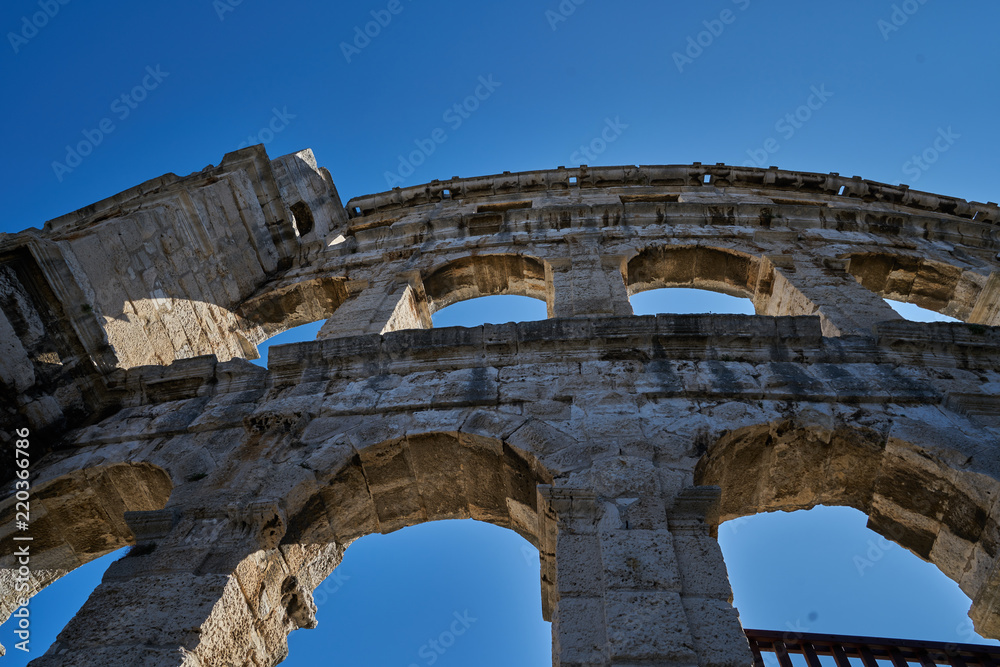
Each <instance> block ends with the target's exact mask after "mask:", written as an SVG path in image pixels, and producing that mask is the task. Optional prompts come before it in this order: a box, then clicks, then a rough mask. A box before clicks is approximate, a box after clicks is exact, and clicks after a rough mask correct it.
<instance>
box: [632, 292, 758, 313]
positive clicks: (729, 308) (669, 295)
mask: <svg viewBox="0 0 1000 667" xmlns="http://www.w3.org/2000/svg"><path fill="white" fill-rule="evenodd" d="M630 301H631V302H632V310H633V311H634V312H635V314H636V315H658V314H660V313H676V314H679V315H687V314H700V313H710V314H715V315H720V314H729V315H754V314H756V309H755V308H754V305H753V301H751V300H750V299H747V298H743V297H738V296H729V295H728V294H722V293H720V292H712V291H709V290H703V289H689V288H685V287H664V288H661V289H651V290H648V291H645V292H641V293H639V294H636V295H634V296H632V298H631V299H630Z"/></svg>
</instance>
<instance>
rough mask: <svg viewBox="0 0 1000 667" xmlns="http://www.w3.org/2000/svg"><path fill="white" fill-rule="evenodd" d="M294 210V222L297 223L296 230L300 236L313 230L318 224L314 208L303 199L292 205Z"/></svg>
mask: <svg viewBox="0 0 1000 667" xmlns="http://www.w3.org/2000/svg"><path fill="white" fill-rule="evenodd" d="M290 208H291V211H292V216H293V219H292V224H293V225H295V231H297V232H298V233H299V236H305V235H306V234H308V233H309V232H311V231H312V230H313V228H314V227H315V226H316V222H315V220H314V219H313V214H312V210H311V209H310V208H309V205H308V204H306V203H305V202H302V201H297V202H295V203H294V204H292V205H291V206H290Z"/></svg>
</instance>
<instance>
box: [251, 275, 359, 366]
mask: <svg viewBox="0 0 1000 667" xmlns="http://www.w3.org/2000/svg"><path fill="white" fill-rule="evenodd" d="M345 285H346V281H345V280H344V279H342V278H330V277H327V278H315V279H312V280H303V281H301V282H297V283H293V284H291V285H285V286H283V287H278V288H271V289H268V290H267V291H265V292H263V293H261V294H259V295H257V296H255V297H253V298H251V299H248V300H247V301H246V302H244V303H243V304H242V305H241V306H240V307H239V309H238V310H237V314H238V315H239V316H240V318H241V319H242V323H243V331H242V333H243V336H244V337H245V338H246V340H247V341H248V343H249V345H251V346H256V347H257V350H258V351H259V346H260V345H261V344H262V343H264V341H266V340H268V339H270V338H273V337H274V336H277V335H279V334H282V333H285V332H289V331H290V330H292V329H296V328H297V327H302V326H304V325H310V324H314V323H316V322H319V323H320V324H319V325H318V326H317V327H316V331H318V330H319V326H321V325H322V322H325V321H326V320H327V319H329V318H330V316H331V315H333V313H334V311H336V310H337V308H339V307H340V306H341V305H343V303H344V302H345V301H347V298H348V293H347V287H346V286H345ZM308 331H310V330H308V329H303V330H302V331H300V332H299V333H298V334H296V335H293V336H292V337H290V338H286V339H283V340H282V342H285V343H292V342H300V341H302V340H306V338H304V337H303V336H305V335H307V332H308ZM315 337H316V332H313V333H312V335H311V338H315ZM311 338H310V339H311ZM271 344H272V345H274V344H276V343H274V342H273V341H272V343H271ZM247 358H252V355H247Z"/></svg>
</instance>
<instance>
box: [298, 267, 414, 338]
mask: <svg viewBox="0 0 1000 667" xmlns="http://www.w3.org/2000/svg"><path fill="white" fill-rule="evenodd" d="M348 293H349V294H350V296H349V297H348V299H347V301H345V302H344V304H343V305H341V306H340V308H338V309H337V310H336V312H334V314H333V316H332V317H330V319H328V320H327V321H326V324H324V325H323V327H322V328H321V329H320V331H319V334H318V335H317V336H316V337H317V338H345V337H347V336H362V335H365V334H377V333H388V332H390V331H399V330H400V329H429V328H431V314H430V309H428V307H427V297H426V295H425V294H424V286H423V283H422V282H421V281H420V276H419V274H418V273H406V274H400V275H399V276H396V277H395V278H393V279H389V280H380V281H378V282H374V283H370V284H369V283H367V281H364V282H361V283H358V282H353V283H350V284H349V285H348Z"/></svg>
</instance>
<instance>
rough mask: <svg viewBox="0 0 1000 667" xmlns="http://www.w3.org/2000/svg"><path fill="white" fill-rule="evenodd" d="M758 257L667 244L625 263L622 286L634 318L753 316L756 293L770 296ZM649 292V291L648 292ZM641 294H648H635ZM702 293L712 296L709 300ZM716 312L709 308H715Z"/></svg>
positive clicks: (648, 250) (768, 278)
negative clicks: (715, 314) (667, 314)
mask: <svg viewBox="0 0 1000 667" xmlns="http://www.w3.org/2000/svg"><path fill="white" fill-rule="evenodd" d="M761 265H762V264H761V261H760V259H758V258H756V257H753V256H751V255H747V254H745V253H740V252H736V251H732V250H722V249H718V248H710V247H704V246H667V247H653V248H647V249H646V250H643V251H642V252H640V253H639V254H638V255H636V256H635V257H634V258H633V259H632V260H631V261H629V263H628V266H627V269H626V278H625V283H626V285H627V287H628V294H629V298H630V299H631V301H632V306H633V309H634V310H635V311H636V314H638V315H642V314H655V313H660V312H671V313H707V312H720V313H744V314H755V313H756V312H757V308H756V307H755V305H754V304H755V302H756V300H757V295H758V293H760V294H761V295H762V296H766V295H768V294H770V290H771V280H770V272H769V271H768V272H764V273H765V274H766V276H765V278H766V279H764V280H762V276H761ZM654 290H655V293H654V292H653V291H654ZM645 292H651V293H650V294H648V295H645V296H640V295H641V294H643V293H645ZM705 292H712V293H718V294H719V295H721V297H729V298H728V299H726V298H716V297H710V296H708V295H706V294H705ZM716 308H717V309H718V310H715V309H716Z"/></svg>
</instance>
